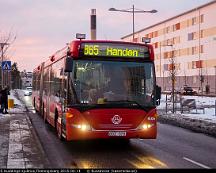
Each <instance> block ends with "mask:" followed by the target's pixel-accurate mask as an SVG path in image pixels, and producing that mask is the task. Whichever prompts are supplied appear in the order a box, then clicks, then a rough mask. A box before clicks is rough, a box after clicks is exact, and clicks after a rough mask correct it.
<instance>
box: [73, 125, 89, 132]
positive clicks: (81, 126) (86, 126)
mask: <svg viewBox="0 0 216 173" xmlns="http://www.w3.org/2000/svg"><path fill="white" fill-rule="evenodd" d="M72 127H75V128H77V129H80V130H81V131H90V130H92V128H91V126H90V125H89V124H73V125H72Z"/></svg>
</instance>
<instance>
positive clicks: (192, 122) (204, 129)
mask: <svg viewBox="0 0 216 173" xmlns="http://www.w3.org/2000/svg"><path fill="white" fill-rule="evenodd" d="M158 121H159V122H160V123H163V124H170V125H174V126H178V127H182V128H185V129H189V130H192V131H194V132H197V133H204V134H207V135H210V136H212V137H216V123H211V122H207V121H204V120H197V119H191V118H187V117H183V116H181V115H179V116H172V114H164V115H163V114H161V115H159V116H158Z"/></svg>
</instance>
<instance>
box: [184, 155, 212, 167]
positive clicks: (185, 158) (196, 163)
mask: <svg viewBox="0 0 216 173" xmlns="http://www.w3.org/2000/svg"><path fill="white" fill-rule="evenodd" d="M183 159H184V160H187V161H189V162H191V163H193V164H195V165H198V166H200V167H202V168H205V169H211V168H210V167H208V166H206V165H203V164H202V163H199V162H196V161H194V160H191V159H189V158H187V157H183Z"/></svg>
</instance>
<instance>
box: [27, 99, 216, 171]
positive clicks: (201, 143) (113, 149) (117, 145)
mask: <svg viewBox="0 0 216 173" xmlns="http://www.w3.org/2000/svg"><path fill="white" fill-rule="evenodd" d="M24 100H25V102H26V104H27V107H28V108H29V113H28V116H29V117H30V119H31V122H32V124H33V126H34V128H35V130H36V132H37V134H38V137H39V140H40V142H41V144H42V146H43V149H44V152H45V153H46V156H47V158H48V160H49V162H50V165H51V167H53V168H201V169H209V168H216V162H215V160H216V150H215V144H216V138H214V137H211V136H207V135H205V134H202V133H195V132H193V131H190V130H186V129H183V128H179V127H176V126H172V125H167V124H161V123H158V137H157V139H156V140H141V139H133V140H130V142H129V143H125V142H124V141H113V140H90V141H79V142H62V141H60V140H59V139H58V138H57V135H56V132H55V130H54V129H53V128H52V127H51V126H50V125H48V124H44V122H43V119H42V117H41V116H40V115H38V114H36V113H35V112H34V110H33V109H32V106H31V103H30V101H28V100H29V99H28V98H27V97H24Z"/></svg>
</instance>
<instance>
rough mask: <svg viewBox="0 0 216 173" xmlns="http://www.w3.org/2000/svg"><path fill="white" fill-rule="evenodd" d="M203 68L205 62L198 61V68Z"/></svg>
mask: <svg viewBox="0 0 216 173" xmlns="http://www.w3.org/2000/svg"><path fill="white" fill-rule="evenodd" d="M202 67H203V61H202V60H199V61H196V68H202Z"/></svg>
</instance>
